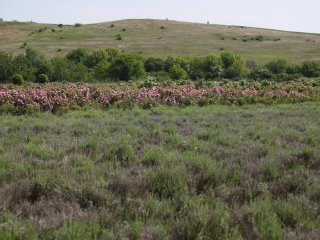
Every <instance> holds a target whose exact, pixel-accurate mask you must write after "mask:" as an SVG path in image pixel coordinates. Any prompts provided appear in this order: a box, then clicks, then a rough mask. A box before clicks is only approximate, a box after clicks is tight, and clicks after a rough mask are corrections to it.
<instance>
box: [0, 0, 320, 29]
mask: <svg viewBox="0 0 320 240" xmlns="http://www.w3.org/2000/svg"><path fill="white" fill-rule="evenodd" d="M0 18H3V19H5V20H8V21H9V20H18V21H31V20H32V21H34V22H41V23H63V24H74V23H83V24H85V23H97V22H106V21H112V20H120V19H142V18H152V19H166V18H168V19H170V20H179V21H187V22H199V23H206V22H207V21H209V22H210V23H214V24H225V25H239V26H249V27H261V28H271V29H280V30H288V31H297V32H313V33H320V0H304V1H302V0H196V1H195V0H192V1H190V0H161V1H158V0H156V1H155V0H154V1H152V0H90V1H85V0H0Z"/></svg>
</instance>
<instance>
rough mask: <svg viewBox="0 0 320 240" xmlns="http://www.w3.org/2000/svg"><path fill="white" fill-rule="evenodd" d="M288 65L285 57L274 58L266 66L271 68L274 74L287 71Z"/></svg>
mask: <svg viewBox="0 0 320 240" xmlns="http://www.w3.org/2000/svg"><path fill="white" fill-rule="evenodd" d="M287 67H288V64H287V61H286V60H284V59H278V60H274V61H271V62H269V63H268V64H266V68H267V69H269V70H270V71H271V72H272V73H273V74H280V73H285V72H286V70H287Z"/></svg>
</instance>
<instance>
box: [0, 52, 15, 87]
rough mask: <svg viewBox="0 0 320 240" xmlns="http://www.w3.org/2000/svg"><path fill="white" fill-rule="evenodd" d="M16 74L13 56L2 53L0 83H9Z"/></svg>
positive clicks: (0, 58)
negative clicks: (14, 73)
mask: <svg viewBox="0 0 320 240" xmlns="http://www.w3.org/2000/svg"><path fill="white" fill-rule="evenodd" d="M13 72H14V64H13V56H12V55H11V54H9V53H6V52H2V51H0V83H4V82H7V81H9V79H10V77H11V76H12V74H13Z"/></svg>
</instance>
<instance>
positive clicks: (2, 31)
mask: <svg viewBox="0 0 320 240" xmlns="http://www.w3.org/2000/svg"><path fill="white" fill-rule="evenodd" d="M118 34H120V35H121V37H122V40H117V35H118ZM25 44H27V45H26V46H30V47H34V48H37V49H40V50H41V51H43V52H44V53H45V54H46V55H48V56H56V55H64V54H65V53H66V52H67V51H68V50H70V49H74V48H77V47H84V48H101V47H118V48H120V49H122V50H125V51H130V52H136V53H138V54H141V55H143V56H168V55H199V56H200V55H207V54H210V53H219V52H220V51H222V50H228V51H233V52H237V53H239V54H241V55H242V56H243V57H244V58H245V59H246V60H255V61H256V62H257V63H260V64H262V63H266V62H267V61H269V60H271V59H274V58H285V59H287V60H288V61H290V62H292V63H299V62H301V61H303V60H306V59H313V60H320V35H319V34H309V33H295V32H286V31H277V30H268V29H259V28H248V27H242V26H224V25H215V24H197V23H185V22H177V21H166V20H121V21H114V22H106V23H98V24H88V25H81V26H80V27H75V26H70V25H69V26H63V27H59V26H57V25H53V24H39V23H32V22H0V50H6V51H11V52H14V53H19V52H23V45H25Z"/></svg>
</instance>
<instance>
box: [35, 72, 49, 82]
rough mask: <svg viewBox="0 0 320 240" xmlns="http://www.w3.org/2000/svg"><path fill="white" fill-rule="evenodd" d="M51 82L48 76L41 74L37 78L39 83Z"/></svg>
mask: <svg viewBox="0 0 320 240" xmlns="http://www.w3.org/2000/svg"><path fill="white" fill-rule="evenodd" d="M47 82H49V78H48V76H47V75H46V74H43V73H42V74H40V75H39V76H38V78H37V83H47Z"/></svg>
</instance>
